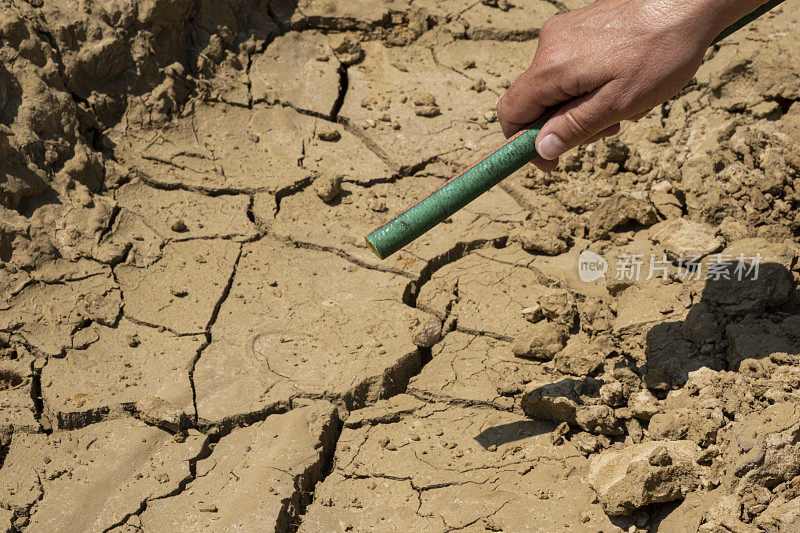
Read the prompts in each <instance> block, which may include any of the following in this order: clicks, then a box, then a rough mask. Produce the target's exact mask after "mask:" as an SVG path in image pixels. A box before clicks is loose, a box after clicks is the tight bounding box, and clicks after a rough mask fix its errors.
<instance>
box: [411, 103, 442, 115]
mask: <svg viewBox="0 0 800 533" xmlns="http://www.w3.org/2000/svg"><path fill="white" fill-rule="evenodd" d="M414 113H415V114H416V115H417V116H419V117H435V116H438V115H441V114H442V112H441V110H440V109H439V106H435V105H426V106H419V107H417V108H416V109H414Z"/></svg>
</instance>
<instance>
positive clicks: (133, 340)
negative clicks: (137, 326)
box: [125, 334, 141, 348]
mask: <svg viewBox="0 0 800 533" xmlns="http://www.w3.org/2000/svg"><path fill="white" fill-rule="evenodd" d="M125 340H126V341H127V343H128V346H130V347H131V348H136V347H137V346H139V344H141V341H139V336H138V335H135V334H134V335H126V336H125Z"/></svg>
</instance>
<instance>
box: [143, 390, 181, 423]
mask: <svg viewBox="0 0 800 533" xmlns="http://www.w3.org/2000/svg"><path fill="white" fill-rule="evenodd" d="M136 414H137V415H138V416H139V418H140V419H141V420H142V421H144V422H146V423H147V424H152V425H154V426H158V427H161V428H164V429H166V430H168V431H179V430H180V429H181V427H183V425H184V424H185V422H186V418H187V417H186V413H184V412H183V411H181V410H180V409H178V408H177V407H175V406H174V405H172V404H171V403H170V402H168V401H166V400H163V399H161V398H157V397H154V396H149V397H147V398H144V399H142V400H139V401H138V402H136Z"/></svg>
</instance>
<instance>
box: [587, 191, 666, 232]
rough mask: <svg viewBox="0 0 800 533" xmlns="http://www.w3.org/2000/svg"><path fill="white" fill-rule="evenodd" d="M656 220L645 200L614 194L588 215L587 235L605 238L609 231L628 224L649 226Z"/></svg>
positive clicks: (653, 210) (654, 213)
mask: <svg viewBox="0 0 800 533" xmlns="http://www.w3.org/2000/svg"><path fill="white" fill-rule="evenodd" d="M657 220H658V217H657V216H656V212H655V209H653V206H652V205H650V203H649V202H647V201H646V200H641V199H638V198H634V197H632V196H628V195H624V194H615V195H614V196H612V197H610V198H608V199H606V200H605V201H604V202H603V203H602V204H600V205H599V206H598V207H597V209H595V210H594V212H592V214H591V215H590V216H589V220H588V226H589V236H590V237H591V238H592V239H599V238H606V237H608V234H609V232H611V231H614V230H617V229H620V228H622V227H625V226H628V225H630V224H636V225H640V226H650V225H653V224H655V223H656V221H657Z"/></svg>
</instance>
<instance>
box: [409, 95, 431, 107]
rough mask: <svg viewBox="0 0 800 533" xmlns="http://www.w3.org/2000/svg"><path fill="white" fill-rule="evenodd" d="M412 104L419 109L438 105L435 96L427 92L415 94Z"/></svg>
mask: <svg viewBox="0 0 800 533" xmlns="http://www.w3.org/2000/svg"><path fill="white" fill-rule="evenodd" d="M412 102H414V105H415V106H417V107H429V106H435V105H436V97H435V96H433V95H432V94H431V93H426V92H418V93H416V94H414V97H413V98H412Z"/></svg>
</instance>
